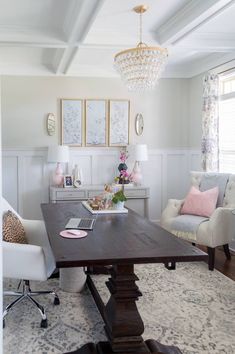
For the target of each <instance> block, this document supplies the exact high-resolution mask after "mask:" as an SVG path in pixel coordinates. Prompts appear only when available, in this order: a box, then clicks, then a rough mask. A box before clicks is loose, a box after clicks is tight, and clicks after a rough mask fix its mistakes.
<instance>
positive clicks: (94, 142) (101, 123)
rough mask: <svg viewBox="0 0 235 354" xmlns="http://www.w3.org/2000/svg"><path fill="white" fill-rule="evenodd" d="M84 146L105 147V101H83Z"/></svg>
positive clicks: (106, 136)
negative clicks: (84, 118) (84, 117)
mask: <svg viewBox="0 0 235 354" xmlns="http://www.w3.org/2000/svg"><path fill="white" fill-rule="evenodd" d="M85 116H86V120H85V121H86V129H85V142H86V143H85V145H86V146H107V140H108V132H107V130H108V129H107V103H106V100H98V99H97V100H86V101H85Z"/></svg>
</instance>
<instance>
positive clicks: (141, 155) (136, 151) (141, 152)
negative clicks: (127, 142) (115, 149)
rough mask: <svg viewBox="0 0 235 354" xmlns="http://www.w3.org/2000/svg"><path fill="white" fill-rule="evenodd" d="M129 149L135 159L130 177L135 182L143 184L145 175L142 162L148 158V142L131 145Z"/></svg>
mask: <svg viewBox="0 0 235 354" xmlns="http://www.w3.org/2000/svg"><path fill="white" fill-rule="evenodd" d="M128 150H129V152H130V155H131V158H132V160H134V161H135V165H134V168H133V171H132V172H131V175H130V178H131V180H132V181H133V182H134V183H135V184H137V185H141V183H142V179H143V176H142V172H141V169H140V162H141V161H147V160H148V150H147V145H146V144H136V145H131V146H130V148H128Z"/></svg>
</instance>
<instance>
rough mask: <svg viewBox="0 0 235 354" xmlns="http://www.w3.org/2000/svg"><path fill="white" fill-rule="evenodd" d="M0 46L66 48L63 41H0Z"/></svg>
mask: <svg viewBox="0 0 235 354" xmlns="http://www.w3.org/2000/svg"><path fill="white" fill-rule="evenodd" d="M0 47H24V48H32V47H33V48H52V49H53V48H56V49H57V48H66V47H67V44H66V43H65V42H64V43H61V42H60V43H56V42H54V43H50V42H22V41H0Z"/></svg>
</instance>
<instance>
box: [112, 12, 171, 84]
mask: <svg viewBox="0 0 235 354" xmlns="http://www.w3.org/2000/svg"><path fill="white" fill-rule="evenodd" d="M147 9H148V7H147V6H146V5H140V6H136V7H134V9H133V10H134V11H135V12H136V13H138V14H139V15H140V41H139V43H138V45H137V46H136V47H135V48H130V49H127V50H123V51H122V52H119V53H117V54H116V55H115V57H114V66H115V68H116V70H117V71H118V73H119V74H120V76H121V78H122V80H123V81H124V82H125V84H126V86H127V88H128V89H129V90H130V91H147V90H151V89H153V88H154V87H155V85H156V83H157V80H158V79H159V78H160V76H161V73H162V71H163V70H164V68H165V65H166V61H167V57H168V51H167V49H165V48H161V47H148V46H147V44H145V43H143V41H142V14H143V13H144V12H145V11H147Z"/></svg>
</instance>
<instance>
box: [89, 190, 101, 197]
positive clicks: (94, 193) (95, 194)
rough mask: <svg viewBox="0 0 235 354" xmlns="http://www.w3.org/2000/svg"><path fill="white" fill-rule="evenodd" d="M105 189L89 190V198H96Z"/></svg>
mask: <svg viewBox="0 0 235 354" xmlns="http://www.w3.org/2000/svg"><path fill="white" fill-rule="evenodd" d="M102 192H103V191H102V190H101V189H100V190H98V189H97V190H92V191H88V198H94V197H97V195H99V194H101V193H102Z"/></svg>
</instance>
